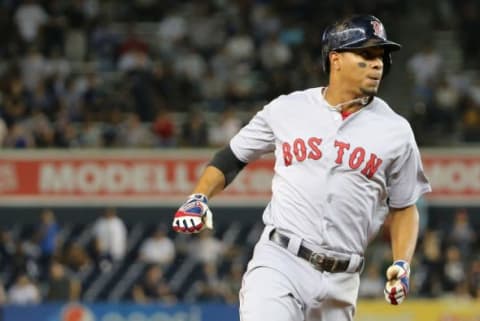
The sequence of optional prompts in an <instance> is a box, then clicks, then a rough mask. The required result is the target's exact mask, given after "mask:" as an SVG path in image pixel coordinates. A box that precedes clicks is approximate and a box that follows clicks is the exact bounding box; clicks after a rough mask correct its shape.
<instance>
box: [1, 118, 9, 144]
mask: <svg viewBox="0 0 480 321" xmlns="http://www.w3.org/2000/svg"><path fill="white" fill-rule="evenodd" d="M7 135H8V127H7V123H6V122H5V120H3V118H2V117H0V148H1V147H3V144H4V143H5V138H6V137H7Z"/></svg>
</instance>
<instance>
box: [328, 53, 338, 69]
mask: <svg viewBox="0 0 480 321" xmlns="http://www.w3.org/2000/svg"><path fill="white" fill-rule="evenodd" d="M328 57H329V59H330V69H331V70H339V68H340V54H339V53H338V52H336V51H331V52H330V53H329V54H328Z"/></svg>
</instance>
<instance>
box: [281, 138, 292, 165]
mask: <svg viewBox="0 0 480 321" xmlns="http://www.w3.org/2000/svg"><path fill="white" fill-rule="evenodd" d="M282 151H283V161H284V162H285V166H290V165H292V159H293V155H292V153H291V151H290V144H289V143H283V144H282Z"/></svg>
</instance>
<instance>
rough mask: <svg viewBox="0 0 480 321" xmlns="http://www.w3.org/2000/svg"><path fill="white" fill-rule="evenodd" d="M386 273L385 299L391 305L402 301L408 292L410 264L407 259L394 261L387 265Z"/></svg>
mask: <svg viewBox="0 0 480 321" xmlns="http://www.w3.org/2000/svg"><path fill="white" fill-rule="evenodd" d="M386 274H387V283H385V290H384V293H385V300H387V302H388V303H390V304H393V305H397V304H400V303H402V302H403V300H405V298H406V297H407V294H408V289H409V278H410V265H409V264H408V262H407V261H403V260H398V261H395V262H393V264H392V265H390V266H389V268H388V269H387V273H386Z"/></svg>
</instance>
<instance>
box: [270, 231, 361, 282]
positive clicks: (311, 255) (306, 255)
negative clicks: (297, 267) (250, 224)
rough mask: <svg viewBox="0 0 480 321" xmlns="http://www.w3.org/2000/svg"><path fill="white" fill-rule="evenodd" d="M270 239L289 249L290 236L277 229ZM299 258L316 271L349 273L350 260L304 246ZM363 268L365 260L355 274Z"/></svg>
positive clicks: (272, 232)
mask: <svg viewBox="0 0 480 321" xmlns="http://www.w3.org/2000/svg"><path fill="white" fill-rule="evenodd" d="M268 238H269V239H270V241H272V242H274V243H276V244H278V245H280V246H281V247H283V248H285V249H288V243H289V242H290V238H289V237H288V236H285V235H282V234H280V233H279V232H277V231H276V230H275V229H273V230H272V231H271V232H270V235H269V236H268ZM297 256H298V257H301V258H302V259H304V260H307V261H308V262H310V263H311V264H312V265H313V267H314V268H315V269H317V270H319V271H325V272H331V273H338V272H345V271H347V268H348V265H349V264H350V260H341V259H337V258H334V257H330V256H326V255H325V254H322V253H316V252H313V251H312V250H310V249H308V248H306V247H305V246H303V245H300V248H299V249H298V253H297ZM362 266H363V258H362V259H361V262H360V264H358V267H357V268H356V270H355V272H359V271H360V270H361V269H362Z"/></svg>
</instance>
